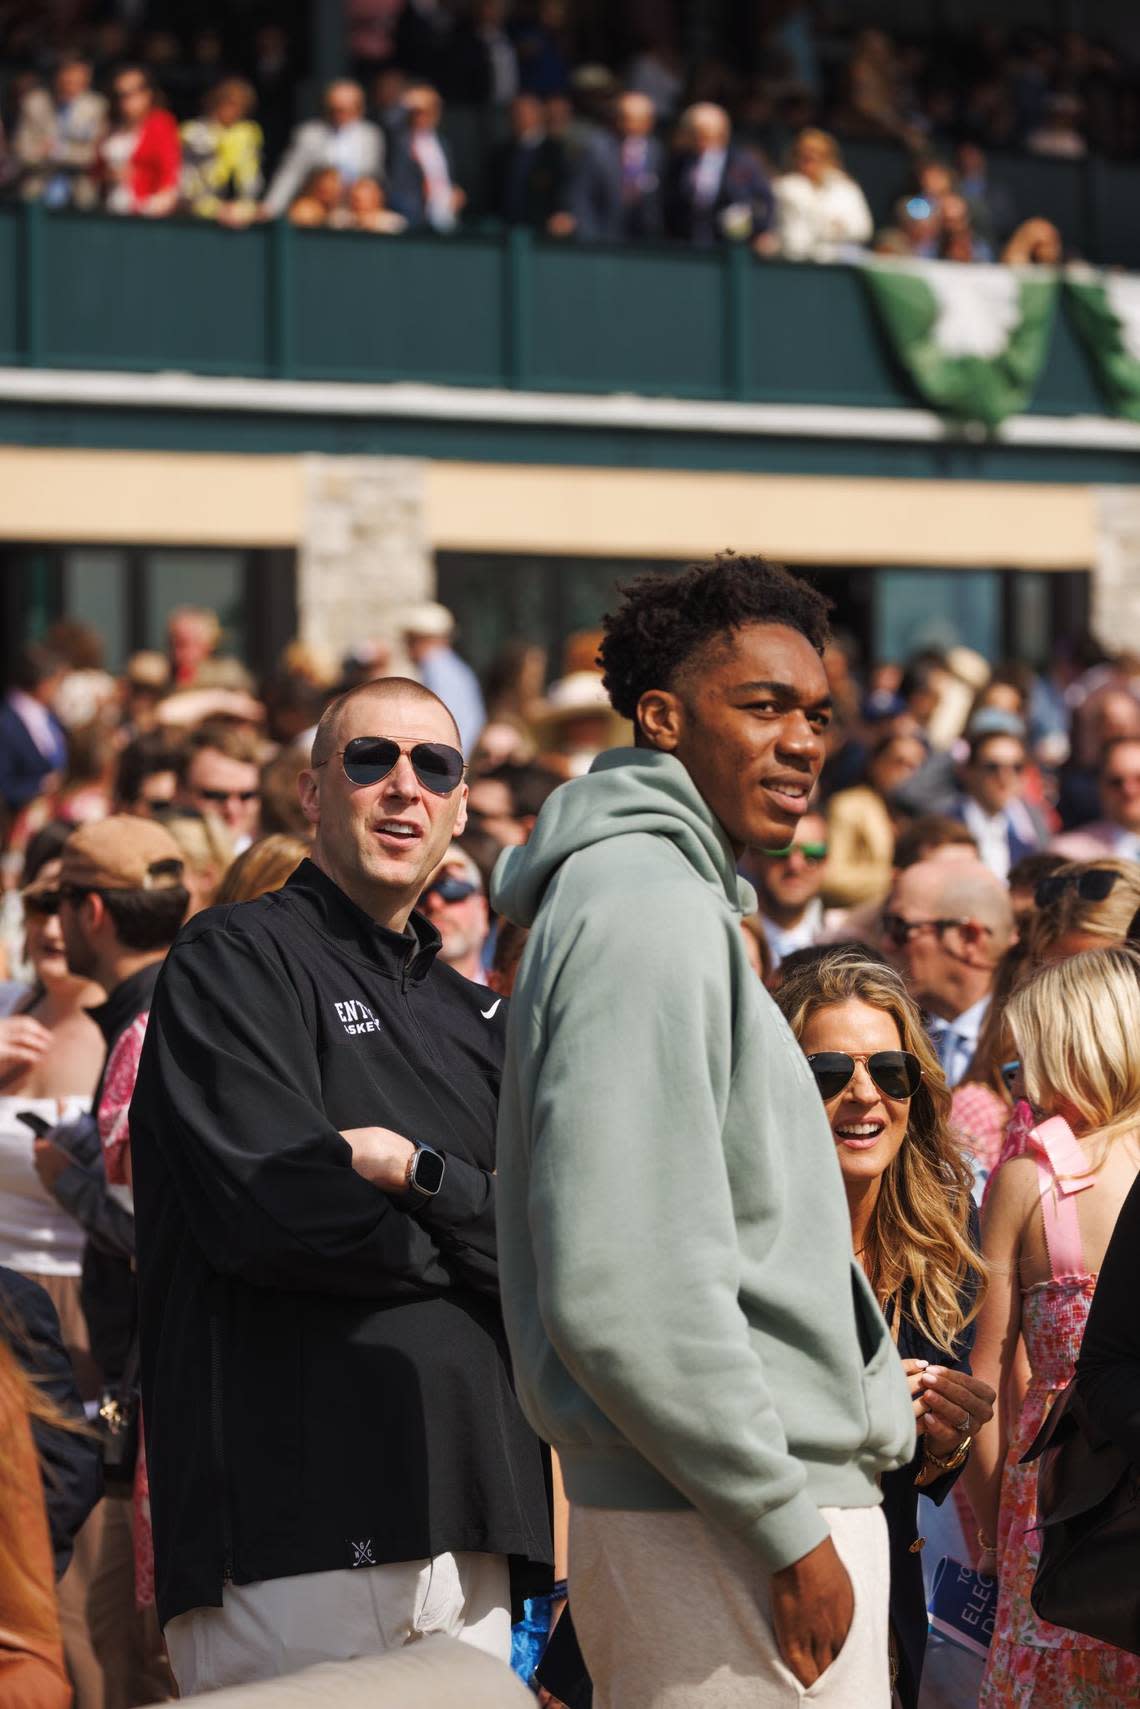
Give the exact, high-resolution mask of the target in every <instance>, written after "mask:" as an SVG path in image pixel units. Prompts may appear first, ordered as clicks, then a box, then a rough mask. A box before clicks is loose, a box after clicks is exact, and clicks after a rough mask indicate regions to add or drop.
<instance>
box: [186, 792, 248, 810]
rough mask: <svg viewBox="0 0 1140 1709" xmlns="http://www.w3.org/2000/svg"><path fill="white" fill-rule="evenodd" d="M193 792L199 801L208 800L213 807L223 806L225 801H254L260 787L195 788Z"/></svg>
mask: <svg viewBox="0 0 1140 1709" xmlns="http://www.w3.org/2000/svg"><path fill="white" fill-rule="evenodd" d="M194 793H195V795H196V796H197V797H198V799H199V801H209V802H212V803H213V805H214V806H215V807H224V806H225V804H226V802H227V801H245V802H249V801H256V800H257V798H258V796H259V795H260V794H261V791H260V789H196V790H195V791H194Z"/></svg>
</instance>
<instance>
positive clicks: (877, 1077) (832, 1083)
mask: <svg viewBox="0 0 1140 1709" xmlns="http://www.w3.org/2000/svg"><path fill="white" fill-rule="evenodd" d="M859 1062H861V1063H863V1065H864V1067H865V1068H866V1070H867V1073H868V1074H869V1075H870V1076H871V1079H872V1080H873V1081H874V1083H875V1085H876V1086H877V1087H878V1089H879V1091H880V1092H881V1093H882V1094H883V1097H884V1098H890V1099H892V1100H893V1101H894V1102H898V1103H902V1102H905V1101H906V1099H908V1098H913V1097H914V1094H915V1093H916V1092H917V1091H918V1088H919V1087H920V1086H921V1085H922V1064H921V1063H920V1062H919V1060H918V1057H917V1056H913V1055H912V1054H911V1052H910V1051H909V1050H877V1051H876V1052H875V1054H874V1055H873V1056H848V1054H847V1052H846V1051H845V1050H821V1051H818V1052H817V1053H816V1055H814V1056H809V1057H808V1067H809V1068H810V1069H811V1071H812V1073H813V1074H814V1075H815V1083H816V1085H817V1086H818V1087H819V1095H820V1097H821V1098H822V1099H823V1101H824V1103H825V1104H829V1103H830V1102H831V1100H832V1098H838V1096H839V1094H840V1092H842V1091H843V1089H844V1087H846V1086H849V1085H850V1084H851V1082H852V1080H853V1079H854V1078H855V1065H856V1063H859Z"/></svg>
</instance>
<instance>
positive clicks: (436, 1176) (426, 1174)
mask: <svg viewBox="0 0 1140 1709" xmlns="http://www.w3.org/2000/svg"><path fill="white" fill-rule="evenodd" d="M412 1180H413V1181H414V1182H415V1184H416V1186H417V1187H418V1188H419V1190H420V1192H421V1193H438V1192H439V1189H440V1188H441V1187H442V1186H443V1158H442V1157H441V1156H440V1155H439V1152H438V1151H426V1150H425V1151H417V1153H416V1162H415V1167H414V1169H413V1170H412Z"/></svg>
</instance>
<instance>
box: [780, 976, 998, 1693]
mask: <svg viewBox="0 0 1140 1709" xmlns="http://www.w3.org/2000/svg"><path fill="white" fill-rule="evenodd" d="M776 1001H777V1003H778V1005H779V1007H780V1009H781V1010H782V1012H783V1014H784V1016H785V1018H786V1020H787V1022H788V1024H789V1026H790V1027H791V1029H792V1032H793V1034H794V1035H795V1037H796V1039H797V1040H798V1041H799V1044H800V1047H801V1049H802V1050H803V1052H804V1054H805V1055H806V1057H807V1059H808V1063H809V1065H810V1067H811V1070H812V1073H813V1074H814V1075H815V1079H816V1084H817V1085H818V1087H819V1091H820V1096H821V1097H822V1098H823V1102H824V1108H825V1109H826V1111H827V1116H828V1120H829V1122H830V1123H831V1131H832V1135H833V1137H834V1140H835V1148H836V1154H837V1157H838V1160H839V1168H840V1171H841V1173H842V1176H843V1185H844V1188H845V1189H846V1193H847V1203H848V1208H849V1210H850V1214H851V1235H852V1242H853V1244H854V1248H855V1255H856V1257H857V1258H858V1259H859V1260H860V1262H861V1263H862V1266H863V1268H864V1270H865V1271H866V1274H867V1277H868V1279H869V1281H870V1283H871V1286H872V1287H873V1288H874V1290H875V1293H876V1295H877V1297H878V1299H879V1302H880V1304H881V1306H882V1308H883V1312H884V1315H885V1316H886V1318H887V1321H888V1323H889V1324H890V1326H891V1330H892V1333H893V1335H894V1337H895V1342H896V1345H897V1347H898V1350H899V1357H900V1358H901V1359H902V1361H903V1368H904V1370H905V1371H906V1375H907V1379H908V1381H909V1383H910V1389H911V1394H912V1396H913V1397H914V1410H915V1417H916V1419H917V1422H918V1432H919V1435H918V1448H917V1451H916V1453H915V1456H914V1459H913V1460H912V1461H911V1463H910V1465H909V1466H905V1467H903V1468H901V1469H900V1470H899V1471H895V1472H888V1473H887V1474H886V1475H885V1476H884V1478H883V1509H884V1513H885V1515H886V1520H887V1531H888V1534H889V1537H890V1547H891V1601H890V1614H891V1633H892V1649H893V1658H892V1659H893V1661H894V1663H895V1675H896V1677H895V1693H896V1702H897V1703H898V1704H900V1705H901V1706H902V1709H914V1705H915V1704H916V1703H917V1701H918V1692H919V1684H920V1681H921V1677H922V1663H923V1656H924V1653H925V1647H926V1631H927V1620H926V1597H925V1593H924V1590H923V1581H922V1566H921V1560H920V1555H919V1552H918V1551H919V1550H920V1549H921V1543H920V1542H919V1540H918V1537H917V1529H918V1524H917V1515H918V1497H919V1494H920V1493H922V1494H924V1495H927V1496H929V1497H930V1498H931V1499H932V1500H933V1501H935V1502H937V1503H939V1504H940V1503H941V1502H943V1501H944V1500H945V1499H946V1496H947V1495H948V1494H949V1492H950V1489H951V1487H952V1486H953V1484H954V1482H955V1480H956V1479H957V1478H958V1476H959V1475H960V1474H961V1471H962V1469H963V1467H964V1466H965V1464H966V1461H967V1459H968V1457H969V1454H970V1445H971V1441H972V1438H973V1436H974V1435H975V1434H976V1432H977V1431H978V1430H979V1429H980V1428H981V1427H982V1425H983V1424H985V1423H986V1422H987V1421H988V1420H989V1419H990V1417H991V1416H992V1412H993V1400H994V1395H993V1390H992V1389H991V1388H989V1387H988V1385H987V1384H986V1383H984V1382H981V1381H979V1380H978V1379H977V1378H976V1377H974V1376H972V1375H971V1372H970V1347H971V1343H972V1341H973V1319H974V1316H975V1314H976V1312H977V1309H978V1298H979V1288H980V1282H981V1279H982V1273H983V1266H982V1264H981V1260H980V1258H979V1257H978V1253H977V1248H976V1240H975V1236H976V1218H975V1216H974V1213H973V1210H972V1204H971V1198H970V1188H971V1184H972V1180H973V1174H972V1171H971V1169H970V1166H969V1164H968V1162H967V1161H966V1159H965V1157H964V1156H963V1153H962V1150H961V1148H960V1146H959V1144H958V1142H957V1141H956V1139H955V1138H954V1136H953V1133H952V1130H951V1127H950V1120H949V1117H950V1093H949V1090H948V1088H947V1085H946V1081H945V1078H944V1076H943V1073H942V1070H941V1068H940V1067H939V1066H938V1059H937V1057H936V1056H935V1055H934V1051H933V1049H932V1048H931V1045H930V1042H929V1040H928V1039H927V1037H926V1034H925V1032H924V1031H923V1027H922V1019H921V1016H920V1015H919V1012H918V1010H917V1008H916V1007H915V1005H914V1003H913V1002H912V1001H911V999H910V998H909V997H908V996H907V994H906V989H905V987H904V986H903V983H902V981H901V979H900V978H899V976H898V974H897V973H895V972H894V970H893V969H892V968H889V967H886V966H884V965H882V964H881V963H878V962H873V961H869V960H867V959H866V958H864V956H863V955H862V954H861V953H860V952H859V951H858V950H851V949H848V948H843V947H841V948H837V949H834V950H821V951H820V954H819V958H818V960H816V961H815V962H814V963H813V964H809V965H808V966H801V967H799V968H798V969H797V970H796V971H795V972H794V973H793V974H791V975H790V976H789V977H788V979H787V980H786V981H785V982H784V984H782V985H781V987H780V990H779V992H778V994H777V997H776Z"/></svg>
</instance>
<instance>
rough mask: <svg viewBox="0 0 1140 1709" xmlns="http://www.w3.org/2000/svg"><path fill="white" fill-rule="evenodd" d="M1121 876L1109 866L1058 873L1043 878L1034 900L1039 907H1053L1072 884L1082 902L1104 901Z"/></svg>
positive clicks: (1034, 894)
mask: <svg viewBox="0 0 1140 1709" xmlns="http://www.w3.org/2000/svg"><path fill="white" fill-rule="evenodd" d="M1119 877H1120V874H1119V873H1118V872H1113V871H1112V868H1111V867H1107V866H1094V867H1092V868H1091V870H1090V871H1088V872H1073V873H1067V874H1063V875H1062V874H1057V875H1054V876H1053V877H1050V878H1043V879H1042V880H1041V882H1040V884H1038V886H1037V888H1036V890H1035V891H1034V892H1033V900H1034V901H1035V902H1036V903H1037V906H1038V907H1039V908H1051V907H1052V906H1053V903H1054V902H1056V901H1057V899H1058V897H1061V896H1063V895H1064V894H1065V891H1066V890H1067V889H1068V888H1069V886H1070V884H1071V885H1073V886H1075V888H1076V892H1077V895H1078V897H1079V898H1080V900H1081V901H1082V902H1103V901H1104V899H1105V897H1106V896H1110V895H1111V894H1112V887H1113V885H1114V884H1115V883H1116V881H1117V879H1118V878H1119Z"/></svg>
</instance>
